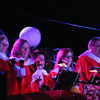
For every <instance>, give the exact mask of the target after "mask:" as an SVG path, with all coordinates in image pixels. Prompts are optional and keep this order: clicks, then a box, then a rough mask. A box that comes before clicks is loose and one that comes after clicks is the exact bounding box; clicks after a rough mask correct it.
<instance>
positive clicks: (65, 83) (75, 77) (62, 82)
mask: <svg viewBox="0 0 100 100" xmlns="http://www.w3.org/2000/svg"><path fill="white" fill-rule="evenodd" d="M79 77H80V74H79V73H77V72H70V71H66V70H63V72H62V73H61V74H58V77H57V81H56V83H55V86H54V88H53V90H70V89H71V87H72V86H73V85H76V84H77V83H78V82H79Z"/></svg>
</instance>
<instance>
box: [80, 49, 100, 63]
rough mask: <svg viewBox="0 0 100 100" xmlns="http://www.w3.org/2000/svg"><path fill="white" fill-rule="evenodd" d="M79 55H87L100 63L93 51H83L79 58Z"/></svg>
mask: <svg viewBox="0 0 100 100" xmlns="http://www.w3.org/2000/svg"><path fill="white" fill-rule="evenodd" d="M81 56H88V57H90V58H92V59H93V60H95V61H96V62H98V63H100V58H99V57H97V56H95V55H94V54H93V53H91V52H90V51H89V50H87V51H85V52H83V53H82V54H81V55H80V56H79V58H80V57H81Z"/></svg>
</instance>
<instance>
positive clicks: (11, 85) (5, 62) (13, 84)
mask: <svg viewBox="0 0 100 100" xmlns="http://www.w3.org/2000/svg"><path fill="white" fill-rule="evenodd" d="M0 72H1V73H3V72H6V73H7V74H6V75H7V76H6V78H7V79H6V80H7V81H6V82H7V83H6V85H7V95H15V94H19V91H18V86H17V81H16V77H17V73H16V71H14V70H13V69H12V65H11V63H10V61H9V58H8V57H7V56H6V55H5V54H4V53H0ZM1 81H2V80H1ZM5 87H6V86H5Z"/></svg>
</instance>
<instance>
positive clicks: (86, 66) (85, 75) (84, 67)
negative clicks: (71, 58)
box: [75, 56, 100, 93]
mask: <svg viewBox="0 0 100 100" xmlns="http://www.w3.org/2000/svg"><path fill="white" fill-rule="evenodd" d="M92 66H97V67H100V64H99V63H97V62H96V61H95V60H93V59H92V58H90V57H88V56H81V57H80V58H79V59H78V60H77V62H76V69H75V71H76V72H79V69H80V68H81V71H80V73H81V77H80V80H82V81H85V82H88V81H89V80H90V78H91V76H92V75H93V72H89V70H90V68H91V67H92ZM96 76H98V77H100V74H99V73H97V75H96ZM80 91H81V93H83V84H82V83H80Z"/></svg>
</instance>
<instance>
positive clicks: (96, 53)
mask: <svg viewBox="0 0 100 100" xmlns="http://www.w3.org/2000/svg"><path fill="white" fill-rule="evenodd" d="M99 68H100V37H93V38H91V39H90V41H89V43H88V50H86V51H85V52H83V53H82V54H81V55H80V56H79V57H78V60H77V62H76V69H75V71H76V72H78V73H80V74H81V76H80V81H81V82H80V92H81V93H82V94H89V93H90V92H89V93H88V91H90V89H91V93H92V92H93V91H94V92H93V94H95V93H96V90H98V91H99V89H100V88H99V87H95V88H94V87H93V85H92V87H93V90H92V88H91V85H89V84H88V83H89V82H90V79H91V78H92V79H93V78H95V77H100V73H99V72H98V69H99ZM91 84H92V83H91ZM98 93H99V92H98ZM99 94H100V93H99ZM95 97H96V95H95Z"/></svg>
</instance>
